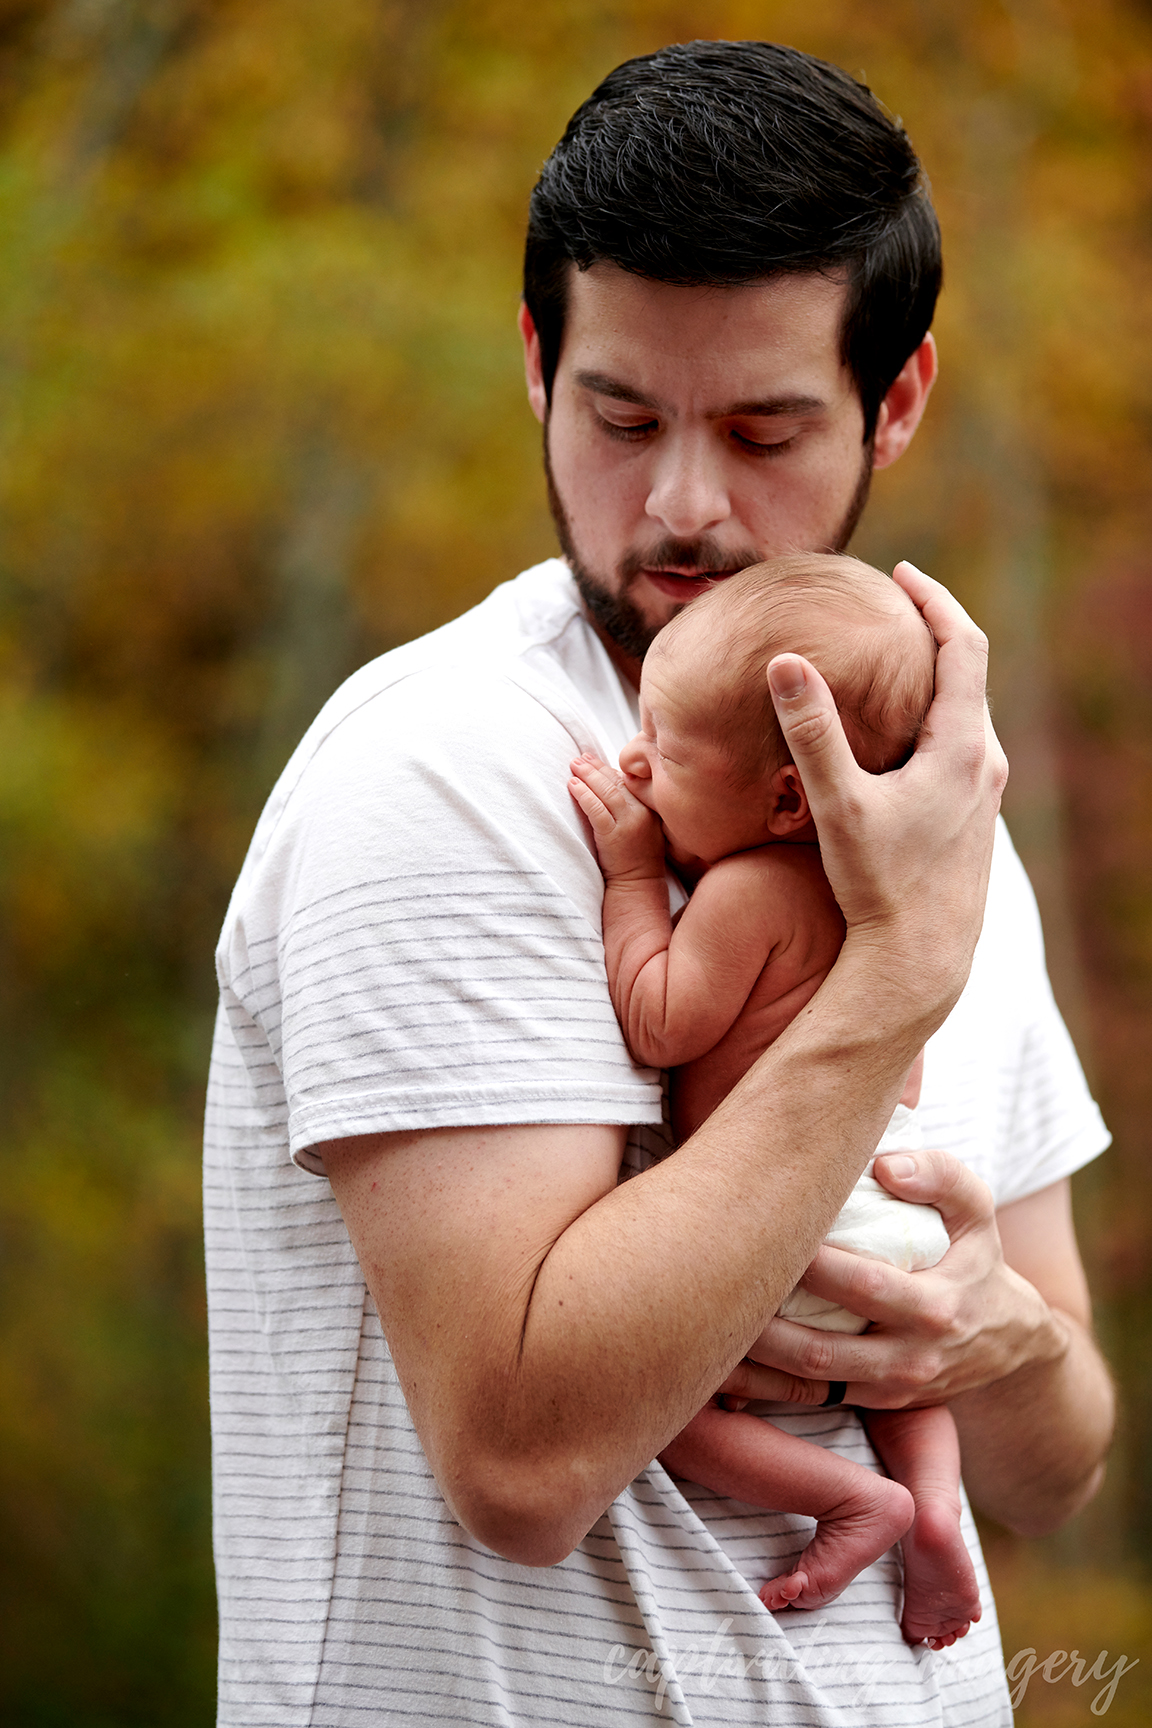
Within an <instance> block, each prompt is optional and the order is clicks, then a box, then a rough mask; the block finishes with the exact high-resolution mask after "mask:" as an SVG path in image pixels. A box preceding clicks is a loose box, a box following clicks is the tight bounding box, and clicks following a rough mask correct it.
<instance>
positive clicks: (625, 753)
mask: <svg viewBox="0 0 1152 1728" xmlns="http://www.w3.org/2000/svg"><path fill="white" fill-rule="evenodd" d="M620 769H621V772H622V773H624V774H630V775H631V776H632V778H633V779H634V780H640V779H644V780H646V779H648V778H649V776H650V775H651V772H652V770H651V768H650V767H649V764H648V752H647V750H646V749H645V747H644V736H643V733H641V732H637V734H636V736H635V738H633V739H631V740H630V741H629V742H628V743H627V744H625V746H624V748H623V750H621V752H620Z"/></svg>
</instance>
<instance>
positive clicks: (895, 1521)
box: [760, 1476, 915, 1613]
mask: <svg viewBox="0 0 1152 1728" xmlns="http://www.w3.org/2000/svg"><path fill="white" fill-rule="evenodd" d="M914 1510H915V1509H914V1507H913V1503H912V1496H911V1494H909V1492H908V1490H907V1488H902V1487H901V1486H900V1484H899V1482H890V1481H889V1480H888V1479H887V1477H884V1476H870V1477H869V1485H868V1488H867V1490H866V1491H865V1492H863V1493H860V1494H854V1495H853V1496H852V1497H851V1499H849V1500H846V1501H845V1502H844V1503H843V1504H842V1505H841V1506H839V1507H837V1508H836V1509H835V1510H834V1512H833V1513H832V1514H830V1515H829V1516H826V1517H824V1518H821V1519H820V1521H819V1523H818V1524H817V1526H816V1534H815V1535H814V1536H813V1538H812V1540H811V1542H810V1543H809V1544H808V1546H807V1548H805V1550H804V1552H803V1554H802V1555H801V1557H800V1565H798V1566H797V1568H796V1570H795V1571H794V1572H787V1573H782V1574H781V1576H780V1577H779V1578H770V1579H769V1580H768V1582H767V1584H765V1585H764V1587H763V1588H762V1590H761V1591H760V1600H761V1602H763V1604H764V1606H765V1608H768V1609H770V1610H771V1611H772V1612H773V1613H779V1611H780V1610H781V1609H782V1608H823V1607H824V1605H825V1603H827V1602H832V1601H834V1600H835V1598H836V1597H837V1596H839V1595H840V1592H841V1591H842V1590H845V1589H847V1587H848V1585H849V1584H851V1582H852V1580H853V1578H855V1577H856V1575H857V1574H858V1573H860V1572H863V1570H864V1568H865V1567H866V1566H871V1564H872V1562H873V1560H878V1559H879V1558H880V1556H881V1554H886V1553H887V1551H888V1549H889V1548H891V1546H892V1544H893V1543H894V1542H898V1541H899V1540H900V1538H901V1536H902V1535H903V1534H904V1532H905V1530H907V1529H908V1526H909V1525H910V1524H911V1522H912V1517H913V1512H914Z"/></svg>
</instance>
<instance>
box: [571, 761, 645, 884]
mask: <svg viewBox="0 0 1152 1728" xmlns="http://www.w3.org/2000/svg"><path fill="white" fill-rule="evenodd" d="M568 790H569V792H571V794H572V796H573V798H574V799H575V800H576V802H577V804H578V805H579V806H580V808H581V810H582V811H583V812H584V814H585V816H587V818H588V821H589V822H590V823H591V826H592V833H593V836H594V837H595V840H596V852H597V856H598V857H599V859H600V868H601V870H603V872H604V875H605V877H606V878H607V879H608V880H609V881H611V882H627V881H642V880H650V879H651V878H653V877H655V878H657V879H658V880H659V881H663V880H664V833H663V830H662V829H661V827H660V820H659V818H658V817H657V816H656V815H655V813H654V812H653V811H651V810H649V809H648V807H647V805H644V804H641V802H640V800H639V798H634V797H633V795H632V793H631V792H629V790H628V788H627V786H625V784H624V782H623V780H622V779H621V778H620V776H619V774H618V773H617V772H616V771H615V769H613V768H608V767H605V765H604V763H603V762H601V760H600V758H599V757H598V756H593V755H592V753H591V752H590V751H588V750H585V752H584V754H583V755H582V756H577V758H576V760H575V762H573V764H572V778H571V780H569V782H568Z"/></svg>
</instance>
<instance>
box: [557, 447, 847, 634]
mask: <svg viewBox="0 0 1152 1728" xmlns="http://www.w3.org/2000/svg"><path fill="white" fill-rule="evenodd" d="M872 452H873V445H872V440H871V439H869V440H868V442H867V443H866V444H865V446H864V458H863V461H862V463H861V466H860V474H859V478H858V479H857V481H856V490H855V492H854V493H853V494H852V498H851V501H850V503H849V505H848V509H847V511H846V512H845V514H844V518H843V521H842V522H841V524H840V527H839V529H838V531H837V532H836V534H835V535H833V537H832V539H831V540H830V541H829V542H828V544H827V545H825V546H796V547H792V548H790V550H792V551H795V552H843V551H844V549H845V547H846V546H847V545H848V542H849V541H850V540H851V538H852V536H853V534H854V533H855V532H856V525H857V523H858V522H859V520H860V518H861V516H862V515H863V514H864V506H865V504H867V502H868V493H869V490H870V488H871V485H872ZM544 477H545V479H546V481H547V483H548V505H549V508H550V509H551V511H552V520H553V522H554V523H555V525H556V537H557V539H558V540H559V542H560V550H561V551H562V552H563V554H564V557H565V558H566V559H567V561H568V567H569V569H570V570H571V572H572V576H573V579H574V580H575V583H576V586H577V588H578V589H579V590H580V597H581V599H582V600H583V602H584V604H585V606H586V607H587V609H588V613H589V616H590V617H591V618H592V620H593V622H594V623H595V624H596V625H598V626H599V628H600V629H601V630H602V631H603V633H604V635H605V636H607V637H608V638H609V640H610V641H612V642H614V643H615V644H616V646H617V647H618V648H619V649H621V650H622V651H623V652H624V653H625V654H626V655H627V656H628V658H629V659H631V660H643V658H644V656H645V654H647V652H648V650H649V648H650V647H651V646H652V643H653V642H654V640H655V639H656V637H657V636H658V635H659V634H660V632H661V630H662V629H663V628H664V623H666V622H667V620H666V619H665V620H664V621H663V622H662V623H660V624H650V623H649V622H648V620H647V619H646V618H645V617H644V615H643V613H642V612H641V611H640V609H639V607H638V606H636V605H635V604H634V603H633V602H632V601H631V600H630V599H629V597H628V593H629V589H631V588H632V587H634V586H635V584H636V583H637V582H638V581H639V579H640V577H641V575H642V574H643V573H644V571H645V570H659V569H671V570H675V569H677V568H680V569H683V568H685V567H687V568H688V569H690V570H698V571H700V573H701V574H702V575H714V576H718V577H719V576H734V575H735V574H736V572H737V571H738V570H746V569H747V568H748V566H749V565H750V564H758V563H760V562H761V556H762V555H761V553H759V552H758V551H757V550H756V548H755V547H749V548H746V549H742V550H740V551H738V552H729V553H725V552H722V551H721V550H720V548H719V547H718V546H717V545H716V543H715V541H713V540H712V539H711V538H710V536H709V535H707V534H702V535H700V537H699V538H698V539H696V540H676V539H673V538H668V539H665V540H660V541H658V542H657V544H656V545H655V546H651V547H648V548H646V549H645V550H644V551H643V552H626V553H625V554H624V557H623V558H622V559H621V560H620V563H619V564H618V565H617V568H616V574H617V577H618V579H619V581H618V587H617V590H616V592H615V593H613V591H612V589H611V588H610V587H609V586H608V584H607V583H606V582H605V581H604V579H603V577H601V576H597V575H595V574H594V573H593V572H592V571H591V570H589V568H588V566H587V565H586V564H585V563H584V561H583V559H582V558H581V557H580V554H579V552H577V550H576V545H575V542H574V540H573V538H572V527H571V524H570V523H569V521H568V513H567V511H566V510H565V508H564V502H563V500H562V498H561V497H560V493H559V492H558V491H557V488H556V481H555V478H554V476H553V473H552V462H551V458H550V456H549V452H548V427H547V423H545V427H544ZM780 555H781V556H782V555H783V554H780ZM688 605H691V601H690V600H684V601H682V602H681V603H680V605H678V606H677V607H675V609H674V611H673V613H672V616H673V617H675V615H676V613H677V612H682V611H683V610H684V607H685V606H688Z"/></svg>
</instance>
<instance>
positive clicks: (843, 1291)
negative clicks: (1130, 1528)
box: [724, 1152, 1113, 1536]
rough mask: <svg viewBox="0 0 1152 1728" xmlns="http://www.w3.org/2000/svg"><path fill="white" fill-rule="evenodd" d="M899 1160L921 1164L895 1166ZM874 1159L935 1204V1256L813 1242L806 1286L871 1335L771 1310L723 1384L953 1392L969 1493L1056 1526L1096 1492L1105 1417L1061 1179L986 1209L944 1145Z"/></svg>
mask: <svg viewBox="0 0 1152 1728" xmlns="http://www.w3.org/2000/svg"><path fill="white" fill-rule="evenodd" d="M905 1157H908V1158H911V1159H912V1160H913V1161H914V1162H915V1165H916V1169H915V1171H912V1172H904V1173H902V1172H901V1168H900V1160H901V1159H902V1158H905ZM875 1170H876V1175H877V1177H878V1178H879V1179H880V1180H882V1181H883V1183H884V1186H885V1187H886V1188H888V1189H890V1190H891V1192H892V1193H894V1194H898V1195H899V1197H900V1198H901V1199H905V1200H911V1201H916V1202H919V1203H920V1204H927V1205H934V1206H937V1207H939V1209H940V1211H941V1213H942V1214H943V1217H944V1221H945V1224H946V1225H947V1227H948V1232H949V1235H950V1236H951V1238H952V1247H951V1248H950V1249H949V1251H948V1253H947V1254H946V1255H945V1256H944V1259H943V1260H941V1261H940V1263H939V1265H937V1266H935V1267H932V1268H930V1269H929V1270H927V1271H923V1272H913V1273H907V1272H897V1271H896V1270H895V1269H894V1268H892V1267H887V1266H882V1265H880V1264H878V1263H877V1262H875V1261H865V1260H861V1259H859V1258H858V1257H856V1256H854V1255H851V1254H844V1253H840V1252H838V1251H837V1250H835V1249H831V1248H822V1249H821V1250H820V1252H819V1254H818V1255H817V1256H816V1259H815V1261H814V1262H813V1264H812V1267H811V1268H810V1269H809V1271H808V1272H807V1273H806V1274H805V1276H804V1279H803V1282H804V1283H805V1284H806V1285H809V1286H810V1287H811V1288H812V1289H813V1290H818V1291H819V1293H820V1294H821V1295H825V1296H828V1297H831V1298H832V1299H834V1300H836V1301H838V1302H840V1303H842V1304H843V1306H845V1307H846V1308H849V1309H852V1310H854V1311H855V1312H857V1313H860V1314H864V1315H867V1316H868V1317H869V1318H872V1319H873V1320H874V1327H873V1330H872V1331H871V1332H868V1333H866V1334H864V1335H863V1336H861V1337H852V1336H845V1335H844V1334H837V1333H829V1332H817V1331H813V1330H809V1329H808V1328H806V1327H803V1326H797V1325H794V1324H793V1323H792V1322H790V1321H786V1320H773V1321H770V1322H769V1324H768V1326H767V1327H766V1328H765V1329H764V1331H763V1332H762V1333H761V1335H760V1338H759V1339H758V1340H757V1342H756V1343H755V1344H754V1345H753V1346H752V1350H753V1351H754V1352H755V1354H756V1356H757V1357H758V1358H759V1359H760V1360H758V1361H756V1362H753V1361H751V1360H746V1361H745V1362H743V1363H741V1364H739V1365H738V1367H737V1368H736V1369H735V1370H734V1372H733V1373H732V1374H731V1375H730V1376H729V1377H728V1379H727V1381H726V1382H725V1385H724V1391H725V1393H726V1394H727V1395H728V1396H729V1398H731V1399H732V1400H733V1401H734V1402H736V1403H740V1404H742V1403H746V1402H748V1401H749V1400H751V1399H772V1400H784V1401H788V1402H796V1403H803V1404H809V1405H811V1404H820V1403H823V1401H824V1399H825V1397H826V1395H827V1389H828V1385H829V1382H837V1381H843V1382H844V1383H845V1387H846V1390H845V1399H844V1401H845V1402H846V1403H849V1404H859V1405H863V1406H865V1407H870V1408H872V1409H883V1408H893V1407H900V1406H903V1405H922V1404H928V1403H940V1402H944V1401H948V1402H949V1403H950V1405H951V1409H952V1414H953V1415H954V1416H955V1418H956V1424H957V1427H958V1428H959V1430H960V1442H961V1452H962V1456H963V1461H964V1480H965V1482H966V1484H967V1486H968V1490H969V1493H970V1494H971V1496H972V1499H973V1500H974V1501H975V1503H976V1504H977V1505H978V1506H979V1507H980V1508H981V1509H982V1510H983V1511H985V1512H987V1513H988V1514H990V1516H992V1517H993V1518H996V1519H998V1520H999V1521H1000V1523H1002V1524H1004V1525H1006V1526H1007V1527H1008V1528H1009V1529H1012V1530H1016V1531H1018V1532H1019V1533H1020V1534H1021V1535H1025V1536H1039V1535H1044V1534H1045V1533H1046V1532H1048V1531H1050V1530H1054V1529H1057V1528H1058V1527H1059V1526H1060V1525H1061V1524H1062V1523H1063V1522H1064V1521H1065V1520H1066V1519H1067V1518H1069V1517H1070V1516H1071V1515H1072V1514H1073V1513H1074V1512H1076V1511H1078V1510H1079V1508H1080V1507H1081V1506H1083V1505H1084V1504H1085V1503H1086V1502H1087V1501H1088V1500H1089V1499H1091V1497H1092V1495H1093V1494H1094V1493H1095V1491H1096V1489H1097V1488H1098V1486H1099V1484H1100V1479H1101V1476H1102V1474H1103V1458H1104V1455H1105V1453H1106V1451H1107V1449H1108V1445H1109V1442H1110V1439H1111V1434H1112V1421H1113V1396H1112V1387H1111V1383H1110V1380H1109V1376H1108V1370H1107V1368H1106V1366H1105V1364H1104V1362H1103V1359H1102V1358H1101V1356H1100V1352H1099V1350H1098V1349H1097V1347H1096V1344H1095V1342H1094V1340H1093V1337H1092V1330H1091V1305H1090V1302H1089V1297H1088V1287H1087V1283H1086V1281H1085V1278H1084V1269H1083V1267H1082V1265H1081V1263H1080V1254H1079V1250H1078V1248H1077V1246H1076V1233H1075V1230H1074V1229H1073V1225H1072V1210H1071V1203H1070V1197H1069V1185H1068V1182H1067V1181H1066V1180H1065V1181H1062V1182H1055V1183H1053V1184H1052V1186H1051V1187H1049V1188H1044V1189H1041V1190H1040V1191H1039V1192H1038V1193H1036V1194H1032V1195H1029V1196H1028V1197H1027V1198H1026V1199H1024V1200H1017V1201H1014V1202H1013V1203H1012V1204H1011V1205H1008V1206H1005V1207H1002V1208H1001V1210H1000V1211H999V1212H998V1213H996V1214H993V1213H992V1211H991V1200H990V1196H989V1194H988V1190H987V1189H986V1188H985V1186H984V1184H983V1183H982V1182H980V1181H979V1180H978V1179H977V1178H976V1177H975V1176H973V1175H972V1174H971V1172H970V1171H968V1170H967V1169H966V1168H965V1167H964V1166H963V1165H962V1164H959V1163H958V1162H957V1161H956V1159H954V1158H950V1157H949V1156H948V1155H947V1154H946V1153H943V1152H917V1153H914V1154H904V1153H891V1154H888V1155H887V1156H886V1157H884V1158H879V1159H877V1161H876V1165H875ZM765 1363H771V1364H773V1365H772V1366H765V1365H764V1364H765Z"/></svg>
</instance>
